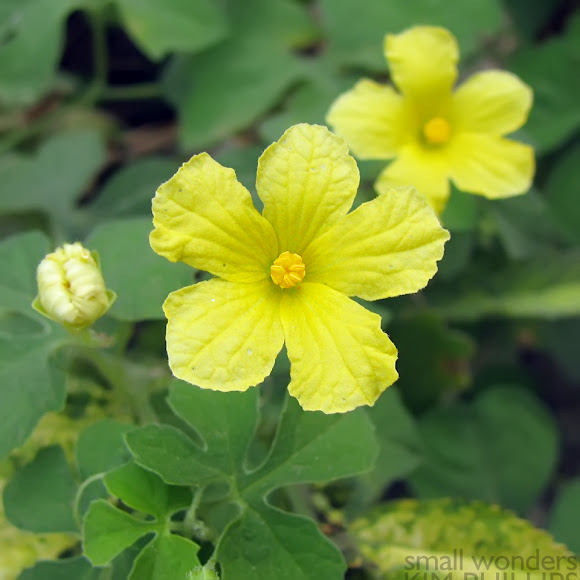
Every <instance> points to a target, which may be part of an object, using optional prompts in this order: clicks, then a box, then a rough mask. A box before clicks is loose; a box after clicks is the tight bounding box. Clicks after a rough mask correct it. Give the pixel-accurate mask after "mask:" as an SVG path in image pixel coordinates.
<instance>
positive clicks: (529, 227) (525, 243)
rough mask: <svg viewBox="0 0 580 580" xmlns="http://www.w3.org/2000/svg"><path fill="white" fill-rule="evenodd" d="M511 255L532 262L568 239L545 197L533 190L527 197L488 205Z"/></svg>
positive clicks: (500, 200)
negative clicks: (549, 248) (532, 259)
mask: <svg viewBox="0 0 580 580" xmlns="http://www.w3.org/2000/svg"><path fill="white" fill-rule="evenodd" d="M485 207H486V209H488V210H489V214H490V216H491V219H492V220H493V223H494V224H495V227H496V228H497V233H498V235H499V237H500V239H501V241H502V243H503V245H504V247H505V249H506V252H507V254H508V255H509V256H510V257H511V258H513V259H515V260H521V259H524V258H529V257H531V256H533V255H535V254H537V253H539V252H540V251H541V250H542V249H544V251H545V248H546V247H550V246H552V247H553V246H554V245H555V244H556V243H557V242H561V241H562V240H563V239H564V236H563V235H562V233H561V228H560V227H559V226H558V223H557V222H556V220H555V219H554V213H553V212H552V211H551V208H550V207H549V206H548V204H547V203H546V200H545V199H544V197H543V196H541V195H540V194H539V192H538V191H537V190H535V189H534V188H532V189H531V190H530V191H529V192H528V193H526V194H525V195H520V196H517V197H512V198H508V199H499V200H495V201H493V202H486V203H485Z"/></svg>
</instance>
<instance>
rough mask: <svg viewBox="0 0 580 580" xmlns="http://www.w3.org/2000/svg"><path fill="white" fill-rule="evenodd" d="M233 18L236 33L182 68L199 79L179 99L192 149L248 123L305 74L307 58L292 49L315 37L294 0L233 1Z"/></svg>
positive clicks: (185, 141)
mask: <svg viewBox="0 0 580 580" xmlns="http://www.w3.org/2000/svg"><path fill="white" fill-rule="evenodd" d="M230 20H231V22H232V34H231V36H230V37H229V38H228V39H227V40H226V41H224V42H222V43H220V44H219V45H218V46H216V47H214V48H211V49H210V50H207V51H205V52H203V53H202V54H199V55H196V56H195V57H194V58H193V59H192V61H191V65H190V67H186V68H184V70H181V71H180V76H184V75H185V76H186V77H188V76H189V77H191V78H192V80H193V82H192V86H191V89H190V91H188V92H186V93H184V94H183V95H182V97H181V99H180V100H179V109H180V115H181V142H182V144H183V146H184V147H185V148H187V149H198V148H202V147H207V146H209V145H212V144H213V143H215V142H216V141H219V140H221V139H224V138H225V137H227V136H229V135H231V134H232V133H234V132H235V131H239V130H240V129H244V128H246V127H247V126H248V125H250V124H251V123H252V122H253V121H255V120H256V119H257V118H258V116H259V115H261V114H262V113H264V112H265V111H266V110H268V109H269V108H271V107H272V106H273V105H275V104H276V102H277V101H278V99H280V97H281V96H282V95H283V94H284V92H285V91H286V90H287V89H288V87H289V86H290V85H292V84H294V83H296V82H297V81H298V80H299V79H300V78H302V77H303V76H304V68H303V66H302V63H301V62H300V60H299V59H298V58H297V57H296V56H294V55H293V54H291V53H290V51H289V49H290V48H295V47H299V46H302V45H303V44H305V43H307V42H310V41H311V40H312V39H313V38H314V37H315V34H314V28H313V24H312V22H311V20H310V19H309V18H308V16H307V13H306V11H305V10H304V9H303V8H301V7H300V6H298V5H297V4H296V3H294V2H292V1H290V0H246V1H245V2H237V1H233V2H230Z"/></svg>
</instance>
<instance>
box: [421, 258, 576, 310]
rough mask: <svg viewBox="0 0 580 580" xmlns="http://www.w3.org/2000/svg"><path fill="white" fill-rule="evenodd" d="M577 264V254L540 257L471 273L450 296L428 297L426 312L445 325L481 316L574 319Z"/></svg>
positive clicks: (444, 290)
mask: <svg viewBox="0 0 580 580" xmlns="http://www.w3.org/2000/svg"><path fill="white" fill-rule="evenodd" d="M579 292H580V259H579V256H578V252H577V251H568V252H567V253H565V252H559V253H555V252H554V253H547V252H546V253H544V254H542V255H540V256H538V257H537V258H535V260H534V261H529V262H526V263H522V264H513V263H510V264H509V265H506V266H503V267H494V268H493V270H490V271H489V272H488V271H486V270H484V269H483V268H481V267H478V268H477V270H476V269H473V270H472V271H471V272H470V273H469V274H466V275H464V276H463V277H462V279H461V280H460V281H458V283H457V285H456V287H455V288H454V292H452V293H450V292H449V291H448V289H447V288H441V287H439V288H437V289H433V291H432V292H430V295H429V297H430V306H432V307H433V309H434V310H435V311H436V312H437V313H439V314H440V315H441V316H443V317H444V318H446V319H448V320H456V321H473V320H478V319H480V318H484V317H486V316H507V317H535V318H559V317H565V316H575V315H578V314H580V301H579V300H578V293H579Z"/></svg>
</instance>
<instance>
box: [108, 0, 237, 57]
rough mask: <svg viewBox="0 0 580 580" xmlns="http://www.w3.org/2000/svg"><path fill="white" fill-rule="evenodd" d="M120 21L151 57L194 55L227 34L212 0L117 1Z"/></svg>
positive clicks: (220, 10) (222, 20) (216, 6)
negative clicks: (192, 53)
mask: <svg viewBox="0 0 580 580" xmlns="http://www.w3.org/2000/svg"><path fill="white" fill-rule="evenodd" d="M117 4H118V5H119V8H120V11H121V16H122V18H123V21H124V23H125V25H126V27H127V29H128V30H129V32H130V33H131V35H132V36H133V38H134V39H135V40H136V41H137V43H138V44H139V45H140V46H141V48H143V50H144V51H145V52H146V53H147V54H148V55H149V56H151V57H152V58H154V59H160V58H161V57H163V56H165V55H166V54H167V53H168V52H197V51H199V50H201V49H203V48H205V47H207V46H210V45H212V44H215V43H216V42H217V41H219V40H220V39H222V38H223V37H224V36H225V35H226V33H227V22H226V17H225V14H224V13H223V10H222V8H221V6H220V5H219V3H216V2H213V1H212V0H164V1H163V3H162V4H159V2H157V1H156V0H117Z"/></svg>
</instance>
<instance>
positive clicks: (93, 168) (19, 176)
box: [0, 130, 106, 230]
mask: <svg viewBox="0 0 580 580" xmlns="http://www.w3.org/2000/svg"><path fill="white" fill-rule="evenodd" d="M105 154H106V152H105V146H104V142H103V139H102V137H101V136H100V135H99V133H97V132H95V131H91V130H75V131H69V132H66V133H62V134H59V135H56V136H54V137H51V138H50V139H48V140H47V141H45V142H44V143H43V144H42V146H41V147H40V148H39V150H38V152H37V154H36V155H34V156H32V157H30V156H27V157H24V156H16V155H12V156H8V157H5V158H3V159H2V161H1V162H0V181H1V182H2V186H3V189H4V190H5V191H6V192H9V195H7V194H5V195H4V196H3V197H2V200H1V201H0V211H2V212H22V211H31V210H38V211H42V212H44V213H46V214H48V215H49V216H50V217H51V218H52V219H53V220H54V223H55V224H57V225H60V224H65V225H66V226H67V227H68V228H69V230H74V228H75V227H76V224H75V222H74V213H73V210H74V209H75V204H76V202H77V200H78V199H79V198H80V197H81V195H82V194H83V192H84V191H85V189H86V187H87V186H88V185H89V183H90V182H91V180H92V179H93V178H94V176H95V174H96V173H97V171H98V170H99V169H100V168H101V167H102V165H103V163H104V161H105Z"/></svg>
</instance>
